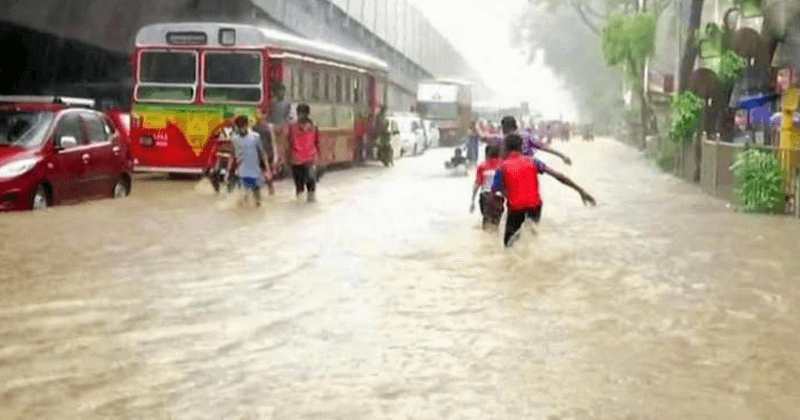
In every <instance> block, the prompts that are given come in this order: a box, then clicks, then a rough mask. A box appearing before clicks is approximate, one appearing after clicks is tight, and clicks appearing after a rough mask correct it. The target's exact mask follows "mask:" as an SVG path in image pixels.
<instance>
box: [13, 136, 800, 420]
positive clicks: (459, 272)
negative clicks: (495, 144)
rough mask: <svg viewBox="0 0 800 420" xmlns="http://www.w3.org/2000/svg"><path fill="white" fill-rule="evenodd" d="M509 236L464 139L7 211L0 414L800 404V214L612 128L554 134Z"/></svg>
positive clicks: (758, 409) (675, 415)
mask: <svg viewBox="0 0 800 420" xmlns="http://www.w3.org/2000/svg"><path fill="white" fill-rule="evenodd" d="M557 146H558V147H560V148H562V149H563V150H564V151H565V152H567V153H568V154H569V155H571V156H572V157H573V158H574V161H575V164H574V166H573V167H571V168H563V167H561V166H560V165H559V164H558V163H557V162H553V161H552V160H549V161H550V162H552V163H553V166H557V167H559V168H562V169H564V170H565V171H566V172H567V173H568V174H570V175H571V176H573V177H574V178H575V179H576V180H577V181H578V182H579V183H582V184H584V185H585V186H586V187H587V189H589V190H590V191H591V192H592V193H594V194H595V195H596V197H597V198H598V200H599V205H598V207H596V208H593V209H587V208H584V207H582V205H581V203H580V200H579V197H578V196H577V194H575V193H574V192H572V191H569V190H567V189H566V188H563V187H561V186H560V185H559V184H558V183H557V182H555V181H553V180H551V179H547V180H545V181H544V185H543V190H544V191H543V194H544V198H545V207H544V214H543V221H542V224H541V225H540V226H539V227H538V228H537V229H536V233H535V234H533V233H532V232H531V229H530V227H528V228H526V231H525V232H524V235H523V237H522V239H521V240H520V242H518V243H517V245H516V246H515V248H514V249H512V250H510V251H503V250H502V249H501V247H500V238H499V236H498V235H497V234H490V233H485V232H481V231H480V229H479V228H478V224H479V221H478V216H477V215H475V214H473V215H470V214H469V213H468V212H467V209H468V205H469V201H468V198H469V193H470V182H469V180H468V179H466V178H459V177H453V176H449V174H447V173H445V172H444V169H443V165H442V162H443V161H444V160H445V159H446V158H447V157H448V156H449V153H450V152H449V151H448V150H435V151H432V152H430V153H428V154H426V155H424V156H422V157H418V158H413V159H404V160H400V161H398V162H397V165H396V167H395V168H393V169H388V170H387V169H383V168H379V167H367V168H358V169H351V170H348V171H342V172H333V173H329V174H327V175H326V177H325V178H324V179H323V183H322V184H321V185H320V191H319V192H318V203H315V204H313V205H306V204H305V203H301V202H298V201H297V200H295V198H294V194H293V192H292V191H291V187H290V186H289V185H287V184H282V185H281V186H280V187H279V188H278V193H277V195H276V196H275V197H271V198H268V199H266V200H265V203H264V205H263V206H262V207H261V208H259V209H256V208H252V207H249V206H241V205H239V204H238V203H237V202H236V198H235V197H227V198H226V197H224V196H222V197H217V196H215V195H214V194H213V193H212V192H211V190H210V187H209V186H208V185H206V184H204V183H195V182H186V181H183V182H181V181H169V180H164V179H139V180H137V181H138V182H136V183H135V186H134V188H135V190H134V193H133V195H132V196H131V197H129V198H127V199H125V200H121V201H98V202H92V203H84V204H81V205H78V206H68V207H62V208H57V209H52V210H50V211H48V212H46V213H43V214H33V213H26V214H4V215H0V216H1V217H0V235H2V237H3V241H2V245H0V267H2V270H0V401H2V403H0V418H3V419H6V418H8V419H17V418H19V419H65V418H70V419H100V418H103V419H105V418H141V419H161V418H163V419H172V418H175V419H206V418H208V419H221V418H225V419H445V418H448V419H449V418H453V419H547V420H556V419H559V420H566V419H625V420H633V419H681V420H683V419H693V418H698V419H725V420H739V419H742V420H745V419H747V420H749V419H796V418H800V372H798V370H799V369H800V353H798V349H800V334H799V333H798V331H800V325H798V324H800V322H799V321H798V320H800V317H799V316H798V315H799V314H798V303H799V300H800V293H798V292H800V287H798V281H800V268H799V267H798V263H797V259H796V257H795V256H796V255H797V250H798V249H800V243H799V242H800V241H799V240H798V238H800V227H798V226H799V225H798V223H797V222H796V221H795V220H792V219H788V218H776V217H763V216H762V217H759V216H750V215H742V214H737V213H733V212H731V211H730V210H729V209H726V207H725V205H724V203H721V202H719V201H716V200H714V199H712V198H709V197H707V196H705V195H703V194H702V193H701V192H700V191H698V189H697V188H695V187H694V186H691V185H687V184H684V183H682V182H680V181H678V180H676V179H674V178H672V177H670V176H669V175H664V174H661V173H660V172H659V171H657V170H655V169H654V168H653V167H652V166H651V165H650V164H648V163H647V162H646V161H644V160H643V159H641V158H639V157H637V155H636V153H635V152H634V151H633V150H631V149H629V148H627V147H626V146H623V145H620V144H618V143H616V142H613V141H610V140H607V139H599V140H598V141H597V142H595V143H592V144H582V143H570V144H566V145H564V144H557Z"/></svg>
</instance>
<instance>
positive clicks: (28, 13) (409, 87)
mask: <svg viewBox="0 0 800 420" xmlns="http://www.w3.org/2000/svg"><path fill="white" fill-rule="evenodd" d="M0 10H3V16H2V17H0V19H3V20H7V21H9V22H12V23H16V24H21V25H24V26H28V27H30V28H34V29H37V30H41V31H43V32H47V33H51V34H53V35H56V36H60V37H66V38H71V39H75V40H78V41H81V42H85V43H89V44H92V45H97V46H101V47H103V48H106V49H109V50H112V51H115V52H118V53H127V52H129V51H130V49H131V47H132V45H133V38H134V36H135V34H136V31H137V30H138V29H139V28H140V27H142V26H144V25H147V24H151V23H157V22H169V21H182V20H216V21H237V22H247V23H258V24H262V25H269V26H275V27H279V28H281V29H284V30H289V31H290V32H294V33H296V34H300V35H302V36H306V37H308V38H311V39H318V40H324V41H328V42H333V43H337V44H340V45H343V46H347V47H349V48H352V49H357V50H360V51H363V52H366V53H369V54H371V55H373V56H377V57H379V58H381V59H383V60H384V61H386V62H387V63H388V64H389V65H390V67H391V73H390V79H391V81H392V82H393V86H392V87H390V89H389V95H390V96H391V97H392V101H391V102H390V103H391V104H392V107H393V108H395V109H402V110H408V108H409V107H410V106H411V105H413V103H414V96H415V92H416V84H417V82H418V81H419V80H422V79H426V78H430V77H434V76H435V77H462V78H475V72H474V71H473V70H472V69H471V68H470V66H469V65H468V64H467V63H466V61H465V60H464V59H463V57H461V55H460V54H459V53H458V52H457V51H456V50H455V49H454V48H453V47H452V45H450V43H448V42H447V41H446V40H445V39H444V37H442V35H441V34H439V33H438V31H436V30H435V29H434V28H433V26H432V25H431V24H430V22H428V21H427V20H426V19H425V18H424V17H423V16H422V15H421V13H420V12H419V11H418V10H417V9H416V8H414V7H412V6H411V5H410V4H408V2H407V0H133V1H131V0H127V1H123V0H0ZM0 24H2V20H0Z"/></svg>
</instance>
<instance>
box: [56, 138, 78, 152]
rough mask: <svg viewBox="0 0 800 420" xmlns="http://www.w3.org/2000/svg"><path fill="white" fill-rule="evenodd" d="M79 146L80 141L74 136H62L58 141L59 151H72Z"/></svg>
mask: <svg viewBox="0 0 800 420" xmlns="http://www.w3.org/2000/svg"><path fill="white" fill-rule="evenodd" d="M77 145H78V139H76V138H75V137H74V136H61V138H60V139H58V149H59V150H64V149H70V148H73V147H76V146H77Z"/></svg>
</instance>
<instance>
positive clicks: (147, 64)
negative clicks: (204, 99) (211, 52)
mask: <svg viewBox="0 0 800 420" xmlns="http://www.w3.org/2000/svg"><path fill="white" fill-rule="evenodd" d="M139 81H140V82H141V83H143V84H148V85H146V86H139V87H138V88H137V89H136V97H137V98H138V99H140V100H158V101H178V102H186V101H191V100H192V98H193V97H194V88H193V87H189V86H185V85H188V84H192V85H193V84H195V83H197V54H196V53H194V52H192V51H186V52H183V51H181V52H172V51H170V52H167V51H145V52H143V53H142V55H141V58H140V61H139ZM169 85H176V86H169ZM180 85H184V86H180Z"/></svg>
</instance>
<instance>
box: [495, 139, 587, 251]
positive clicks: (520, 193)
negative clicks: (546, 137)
mask: <svg viewBox="0 0 800 420" xmlns="http://www.w3.org/2000/svg"><path fill="white" fill-rule="evenodd" d="M505 146H506V153H507V156H506V159H505V160H504V161H503V163H502V164H501V165H500V168H499V169H498V170H497V171H496V172H495V174H494V182H493V183H492V193H495V192H497V191H501V192H502V193H503V195H505V197H506V202H507V207H508V215H507V220H506V232H505V235H504V236H503V243H504V244H505V246H506V248H508V247H510V246H511V245H512V244H513V241H515V240H516V239H517V238H518V237H519V236H518V235H517V232H519V229H520V228H521V227H522V224H523V223H524V222H525V219H531V220H532V221H533V222H534V223H537V224H538V223H539V219H540V218H541V216H542V198H541V196H540V194H539V174H540V173H545V174H548V175H550V176H552V177H553V178H555V179H557V180H558V181H559V182H561V183H562V184H564V185H566V186H568V187H571V188H572V189H574V190H575V191H577V192H578V194H580V195H581V200H583V204H585V205H591V206H594V205H595V200H594V198H593V197H592V196H591V195H589V193H587V192H586V191H584V190H583V188H581V187H580V186H578V184H576V183H575V182H573V181H572V180H571V179H569V178H568V177H567V176H566V175H564V174H562V173H560V172H557V171H554V170H553V169H550V168H549V167H547V165H545V164H544V163H543V162H541V161H540V160H538V159H531V158H528V157H526V156H523V155H522V137H520V136H519V135H517V134H509V135H508V136H506V140H505ZM512 238H513V240H512Z"/></svg>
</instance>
